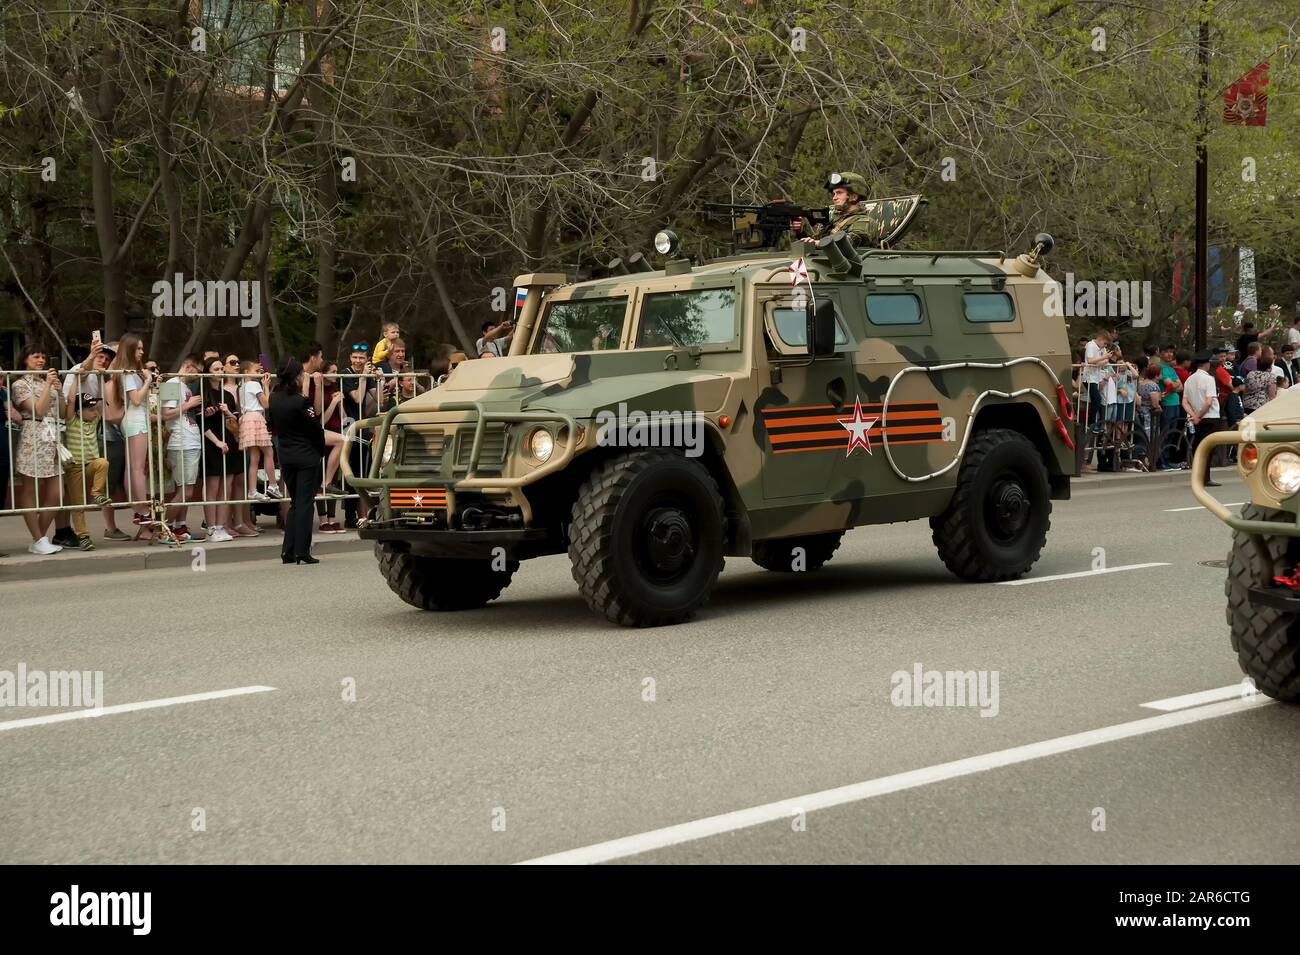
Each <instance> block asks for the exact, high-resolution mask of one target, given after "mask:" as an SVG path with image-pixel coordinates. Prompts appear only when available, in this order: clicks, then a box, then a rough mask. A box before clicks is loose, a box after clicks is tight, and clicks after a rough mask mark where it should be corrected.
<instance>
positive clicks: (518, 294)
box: [515, 288, 528, 308]
mask: <svg viewBox="0 0 1300 955" xmlns="http://www.w3.org/2000/svg"><path fill="white" fill-rule="evenodd" d="M527 295H528V290H527V289H522V288H517V289H515V308H519V307H520V306H522V305H523V304H524V298H525V297H527Z"/></svg>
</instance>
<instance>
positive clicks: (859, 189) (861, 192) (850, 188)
mask: <svg viewBox="0 0 1300 955" xmlns="http://www.w3.org/2000/svg"><path fill="white" fill-rule="evenodd" d="M826 189H827V191H829V192H830V194H831V221H830V225H829V226H815V227H813V228H811V229H808V230H807V235H806V236H805V237H804V241H805V242H809V243H811V242H814V241H816V240H817V239H820V238H821V237H822V236H824V235H828V234H830V233H832V232H843V233H845V234H846V235H847V236H848V237H849V241H850V242H852V243H853V244H854V245H872V244H874V242H875V238H876V237H875V235H874V234H873V232H872V229H871V226H870V224H869V220H868V218H867V213H866V210H865V209H864V208H863V207H862V200H863V198H864V197H865V196H866V195H867V181H866V179H864V178H863V177H862V176H861V175H859V174H858V173H856V172H833V173H831V174H830V175H829V176H827V177H826ZM792 226H793V228H794V231H795V233H796V234H799V233H801V232H803V231H804V223H803V220H802V219H797V220H795V222H794V223H792Z"/></svg>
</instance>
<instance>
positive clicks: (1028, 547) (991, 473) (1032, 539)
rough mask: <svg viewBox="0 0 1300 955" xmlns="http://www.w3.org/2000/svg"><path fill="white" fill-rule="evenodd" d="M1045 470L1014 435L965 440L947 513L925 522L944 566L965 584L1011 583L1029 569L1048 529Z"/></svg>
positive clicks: (997, 432) (996, 431)
mask: <svg viewBox="0 0 1300 955" xmlns="http://www.w3.org/2000/svg"><path fill="white" fill-rule="evenodd" d="M1051 515H1052V500H1051V488H1050V486H1049V484H1048V480H1047V468H1046V467H1044V466H1043V459H1042V458H1041V457H1039V455H1038V449H1037V448H1035V447H1034V444H1033V442H1032V441H1030V440H1029V439H1028V438H1026V437H1025V436H1024V435H1023V434H1021V433H1020V432H1019V431H1011V430H1009V429H1007V428H989V429H988V430H985V431H979V432H977V433H976V434H975V435H973V436H972V437H971V439H970V443H969V444H968V445H967V447H966V455H965V457H964V458H963V459H962V463H961V471H960V472H959V473H958V477H957V489H956V491H955V492H954V493H953V497H952V501H951V502H950V503H949V504H948V509H947V510H945V511H944V512H943V513H942V514H940V515H939V516H937V517H932V518H930V530H931V531H932V532H933V535H932V536H933V539H934V544H935V546H936V547H937V548H938V549H939V557H940V558H941V559H942V560H943V562H944V564H945V565H946V566H947V568H948V569H949V570H951V571H952V572H953V573H954V574H956V575H957V576H958V577H961V578H963V579H964V580H974V581H994V580H1012V579H1014V578H1016V577H1020V576H1023V575H1024V574H1025V573H1027V572H1028V571H1029V568H1031V567H1033V566H1034V563H1035V562H1036V561H1037V560H1038V555H1039V554H1041V553H1042V550H1043V545H1044V544H1046V543H1047V530H1048V528H1049V527H1051Z"/></svg>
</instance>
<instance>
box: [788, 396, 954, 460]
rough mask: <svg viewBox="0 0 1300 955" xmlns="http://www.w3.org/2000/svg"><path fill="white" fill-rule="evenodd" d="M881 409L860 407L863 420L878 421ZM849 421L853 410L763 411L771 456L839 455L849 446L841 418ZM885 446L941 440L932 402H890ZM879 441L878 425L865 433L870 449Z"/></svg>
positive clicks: (829, 407) (807, 407)
mask: <svg viewBox="0 0 1300 955" xmlns="http://www.w3.org/2000/svg"><path fill="white" fill-rule="evenodd" d="M883 408H884V406H883V405H882V404H880V403H878V402H877V403H872V404H867V403H866V402H863V404H862V415H863V417H864V418H879V417H880V414H881V411H882V410H883ZM851 417H853V407H852V406H851V405H850V406H848V407H846V408H841V409H839V410H836V409H835V407H834V406H833V405H804V406H801V407H795V408H765V409H763V426H764V427H765V428H766V429H767V440H768V443H769V445H770V447H771V449H772V453H774V454H792V453H795V452H798V451H841V452H843V451H844V450H845V449H846V448H847V447H848V446H849V432H848V430H847V429H845V427H844V426H843V425H842V424H840V419H841V418H851ZM887 430H888V432H889V444H890V446H891V447H892V446H894V445H896V444H925V443H928V442H931V441H942V440H943V420H942V418H941V417H940V415H939V405H938V404H937V403H935V402H923V401H921V402H899V401H895V402H891V403H890V405H889V418H888V429H887ZM881 440H882V436H881V428H880V426H879V425H877V426H876V427H874V428H872V429H871V430H870V431H869V432H868V433H867V441H868V442H869V443H870V445H871V447H872V448H873V449H874V448H878V447H880V443H881Z"/></svg>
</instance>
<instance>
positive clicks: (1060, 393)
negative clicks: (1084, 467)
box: [1056, 385, 1074, 447]
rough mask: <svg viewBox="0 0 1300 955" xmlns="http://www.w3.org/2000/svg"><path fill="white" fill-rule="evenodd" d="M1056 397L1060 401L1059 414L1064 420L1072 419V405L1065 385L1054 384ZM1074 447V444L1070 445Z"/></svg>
mask: <svg viewBox="0 0 1300 955" xmlns="http://www.w3.org/2000/svg"><path fill="white" fill-rule="evenodd" d="M1056 399H1057V401H1059V402H1060V403H1061V414H1062V415H1064V416H1065V420H1066V421H1073V420H1074V405H1073V404H1071V403H1070V396H1069V395H1067V394H1066V393H1065V385H1057V386H1056ZM1070 447H1074V445H1070Z"/></svg>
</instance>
